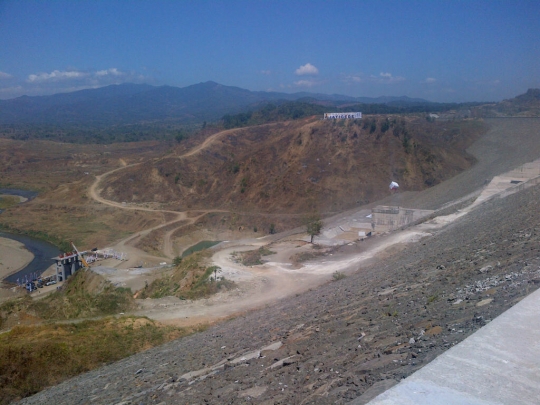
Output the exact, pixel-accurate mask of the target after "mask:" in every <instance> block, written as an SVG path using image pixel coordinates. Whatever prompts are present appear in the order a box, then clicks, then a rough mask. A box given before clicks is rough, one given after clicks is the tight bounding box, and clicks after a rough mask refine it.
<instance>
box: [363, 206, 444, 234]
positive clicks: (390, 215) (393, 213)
mask: <svg viewBox="0 0 540 405" xmlns="http://www.w3.org/2000/svg"><path fill="white" fill-rule="evenodd" d="M432 213H433V211H432V210H416V209H411V208H402V207H390V206H384V205H379V206H377V207H375V208H373V209H372V211H371V214H372V217H371V227H372V229H373V231H374V232H376V233H380V232H387V231H393V230H395V229H398V228H401V227H403V226H406V225H409V224H411V223H413V222H414V221H417V220H419V219H421V218H424V217H427V216H428V215H430V214H432Z"/></svg>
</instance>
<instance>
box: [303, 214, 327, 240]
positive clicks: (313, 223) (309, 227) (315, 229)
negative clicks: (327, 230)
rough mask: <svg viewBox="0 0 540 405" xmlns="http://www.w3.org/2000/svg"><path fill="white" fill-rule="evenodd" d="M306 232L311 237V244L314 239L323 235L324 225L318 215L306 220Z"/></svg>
mask: <svg viewBox="0 0 540 405" xmlns="http://www.w3.org/2000/svg"><path fill="white" fill-rule="evenodd" d="M305 222H306V232H307V233H308V235H309V236H310V238H311V239H310V243H313V238H314V237H315V236H317V235H320V234H321V230H322V227H323V223H322V221H321V219H320V217H319V216H318V215H312V216H310V217H308V218H306V221H305Z"/></svg>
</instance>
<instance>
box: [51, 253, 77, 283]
mask: <svg viewBox="0 0 540 405" xmlns="http://www.w3.org/2000/svg"><path fill="white" fill-rule="evenodd" d="M53 260H54V261H56V280H57V281H66V280H67V278H68V277H69V276H71V275H73V274H74V273H75V272H76V271H77V270H79V269H80V268H82V267H83V265H82V261H81V258H80V257H79V255H78V254H77V253H75V252H71V253H66V254H63V255H60V256H57V257H53Z"/></svg>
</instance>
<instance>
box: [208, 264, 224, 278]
mask: <svg viewBox="0 0 540 405" xmlns="http://www.w3.org/2000/svg"><path fill="white" fill-rule="evenodd" d="M209 269H211V270H212V272H213V273H214V281H217V274H218V273H220V272H221V267H219V266H212V267H209Z"/></svg>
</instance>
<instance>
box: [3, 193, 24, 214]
mask: <svg viewBox="0 0 540 405" xmlns="http://www.w3.org/2000/svg"><path fill="white" fill-rule="evenodd" d="M19 201H20V199H19V197H15V196H12V195H6V196H3V197H0V210H5V209H7V208H11V207H14V206H15V205H17V204H18V203H19Z"/></svg>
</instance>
